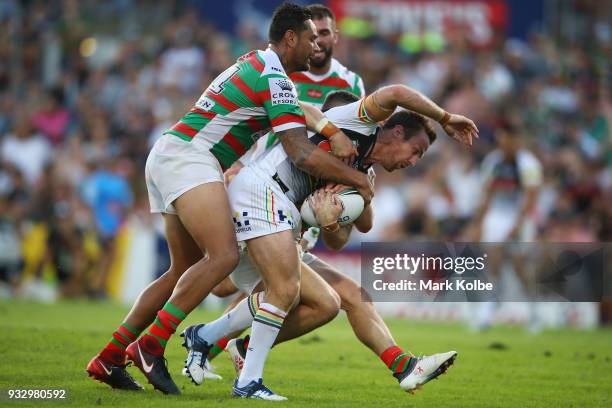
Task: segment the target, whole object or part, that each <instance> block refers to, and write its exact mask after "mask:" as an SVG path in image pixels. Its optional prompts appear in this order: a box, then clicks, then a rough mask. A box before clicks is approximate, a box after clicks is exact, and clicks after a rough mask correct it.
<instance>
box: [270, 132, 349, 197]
mask: <svg viewBox="0 0 612 408" xmlns="http://www.w3.org/2000/svg"><path fill="white" fill-rule="evenodd" d="M277 136H278V138H279V139H280V141H281V143H282V145H283V148H284V149H285V152H286V153H287V156H289V158H291V160H292V161H293V163H294V164H295V165H296V166H297V167H298V168H299V169H301V170H303V171H305V172H306V173H308V174H310V175H312V176H314V177H316V178H322V179H326V180H330V181H333V182H336V183H342V184H349V185H352V183H351V181H352V180H350V179H348V178H347V177H343V176H346V175H347V174H346V171H347V170H349V171H350V169H349V168H348V167H347V166H346V165H345V164H344V163H342V162H341V161H340V160H338V159H336V158H335V157H333V156H332V155H330V154H329V153H327V152H326V151H323V150H322V149H319V148H318V147H317V146H315V145H314V144H313V143H311V142H310V141H309V140H308V138H307V137H306V136H305V134H304V128H296V129H289V130H285V131H282V132H278V133H277Z"/></svg>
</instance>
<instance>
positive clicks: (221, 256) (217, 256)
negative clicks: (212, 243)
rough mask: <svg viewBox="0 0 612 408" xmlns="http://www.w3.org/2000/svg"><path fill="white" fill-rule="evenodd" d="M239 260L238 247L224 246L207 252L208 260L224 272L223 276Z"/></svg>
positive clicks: (233, 267) (231, 269)
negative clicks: (218, 249)
mask: <svg viewBox="0 0 612 408" xmlns="http://www.w3.org/2000/svg"><path fill="white" fill-rule="evenodd" d="M239 261H240V255H239V253H238V248H225V249H224V250H221V251H215V252H210V251H209V253H208V262H212V263H214V264H215V265H216V267H217V268H218V269H219V270H220V271H223V272H224V276H227V275H229V274H230V273H231V272H232V271H233V270H234V269H236V267H237V266H238V262H239Z"/></svg>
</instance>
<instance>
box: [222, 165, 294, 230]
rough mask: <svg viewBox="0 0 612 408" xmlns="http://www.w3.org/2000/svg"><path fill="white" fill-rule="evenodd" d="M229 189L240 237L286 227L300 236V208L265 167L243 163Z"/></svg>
mask: <svg viewBox="0 0 612 408" xmlns="http://www.w3.org/2000/svg"><path fill="white" fill-rule="evenodd" d="M227 193H228V196H229V201H230V207H231V209H232V217H233V221H234V229H235V231H236V238H237V239H238V241H247V240H249V239H253V238H257V237H261V236H264V235H270V234H275V233H278V232H282V231H287V230H291V231H293V236H294V238H295V239H298V238H299V237H300V232H301V231H300V229H301V218H300V212H299V211H298V209H297V207H296V206H295V205H294V204H293V203H292V202H291V200H289V198H287V196H286V195H285V194H284V193H283V191H282V190H281V188H280V186H279V185H278V184H277V183H276V182H275V181H274V180H272V178H271V177H269V176H268V175H266V174H265V172H264V171H263V170H261V169H258V168H256V167H255V166H246V167H244V168H243V169H242V170H240V173H238V175H236V177H234V178H233V179H232V182H231V183H230V185H229V187H228V189H227Z"/></svg>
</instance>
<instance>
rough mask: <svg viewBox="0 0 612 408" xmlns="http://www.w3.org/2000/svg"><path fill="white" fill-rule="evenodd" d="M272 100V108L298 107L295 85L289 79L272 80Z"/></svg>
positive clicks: (269, 81) (270, 81)
mask: <svg viewBox="0 0 612 408" xmlns="http://www.w3.org/2000/svg"><path fill="white" fill-rule="evenodd" d="M268 83H269V84H270V99H271V103H272V106H275V105H297V104H298V99H297V93H296V92H295V87H294V86H293V83H292V82H291V81H290V80H289V79H288V78H270V79H268Z"/></svg>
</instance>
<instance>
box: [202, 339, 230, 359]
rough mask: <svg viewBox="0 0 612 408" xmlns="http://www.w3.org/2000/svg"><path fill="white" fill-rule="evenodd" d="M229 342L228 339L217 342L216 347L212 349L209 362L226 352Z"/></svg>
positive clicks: (209, 353)
mask: <svg viewBox="0 0 612 408" xmlns="http://www.w3.org/2000/svg"><path fill="white" fill-rule="evenodd" d="M228 341H229V339H228V338H227V337H223V338H222V339H221V340H219V341H218V342H216V343H215V345H214V346H212V347H211V348H210V351H209V352H208V357H207V358H208V361H211V360H212V359H214V358H215V357H217V356H218V355H219V353H221V352H222V351H223V350H225V346H227V342H228Z"/></svg>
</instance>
